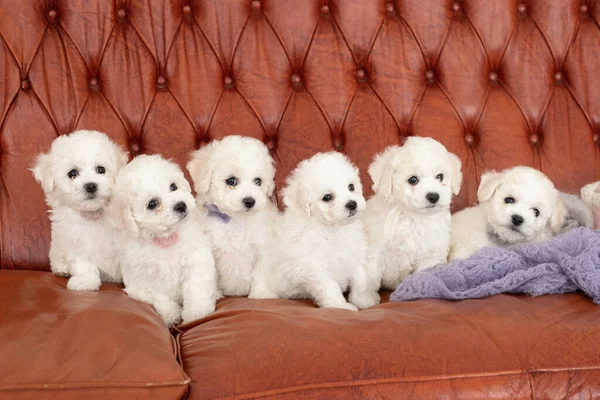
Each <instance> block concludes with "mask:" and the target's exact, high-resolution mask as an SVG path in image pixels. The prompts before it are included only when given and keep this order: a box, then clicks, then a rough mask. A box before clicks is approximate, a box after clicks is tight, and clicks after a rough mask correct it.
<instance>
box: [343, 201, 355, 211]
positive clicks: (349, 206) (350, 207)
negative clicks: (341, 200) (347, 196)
mask: <svg viewBox="0 0 600 400" xmlns="http://www.w3.org/2000/svg"><path fill="white" fill-rule="evenodd" d="M356 207H358V205H357V204H356V202H355V201H354V200H350V201H349V202H347V203H346V208H347V209H348V210H350V211H354V210H356Z"/></svg>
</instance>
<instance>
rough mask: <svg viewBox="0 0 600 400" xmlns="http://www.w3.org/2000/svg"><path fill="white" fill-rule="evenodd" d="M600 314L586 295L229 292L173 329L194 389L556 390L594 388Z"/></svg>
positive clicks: (404, 393)
mask: <svg viewBox="0 0 600 400" xmlns="http://www.w3.org/2000/svg"><path fill="white" fill-rule="evenodd" d="M384 297H386V298H387V297H388V294H386V295H385V296H384ZM598 321H600V307H598V306H597V305H595V304H593V303H592V302H591V301H590V300H589V299H588V298H587V297H585V296H583V295H582V294H567V295H560V296H543V297H538V298H531V297H527V296H512V295H500V296H494V297H490V298H486V299H481V300H466V301H458V302H449V301H440V300H425V301H415V302H408V303H387V302H384V303H383V304H380V305H378V306H376V307H374V308H372V309H369V310H364V311H359V312H352V311H346V310H337V309H317V308H315V306H314V305H313V304H312V303H310V302H308V301H288V300H249V299H246V298H228V299H225V300H222V301H221V302H220V303H219V305H218V308H217V311H216V313H214V314H213V315H211V316H208V317H207V318H205V319H203V320H200V321H197V322H196V323H193V324H191V325H188V326H182V327H181V330H182V331H183V333H182V334H180V335H179V338H178V340H179V342H180V347H181V355H182V365H183V367H184V368H185V371H186V373H187V374H188V375H189V376H190V378H191V379H192V382H191V390H190V397H189V398H190V399H216V398H229V397H231V396H241V398H256V397H261V398H262V397H267V398H277V399H295V398H303V399H306V398H308V399H320V398H344V399H365V398H440V396H441V395H442V394H445V395H446V396H447V397H448V398H465V397H468V398H488V397H489V398H492V397H494V398H514V399H519V398H523V399H531V398H547V397H548V396H550V397H556V398H562V397H570V396H577V395H578V394H579V395H585V396H590V394H591V393H595V394H596V395H597V394H598V393H600V370H599V369H598V368H599V367H600V347H598V337H600V324H599V323H598ZM585 396H584V397H585Z"/></svg>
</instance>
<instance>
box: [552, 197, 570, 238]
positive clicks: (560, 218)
mask: <svg viewBox="0 0 600 400" xmlns="http://www.w3.org/2000/svg"><path fill="white" fill-rule="evenodd" d="M566 217H567V208H566V207H565V205H564V203H563V201H562V200H561V198H560V196H559V195H558V193H557V194H556V202H555V204H554V212H553V213H552V215H551V216H550V229H552V232H554V233H557V232H558V231H560V229H561V228H562V227H563V226H564V224H565V219H566Z"/></svg>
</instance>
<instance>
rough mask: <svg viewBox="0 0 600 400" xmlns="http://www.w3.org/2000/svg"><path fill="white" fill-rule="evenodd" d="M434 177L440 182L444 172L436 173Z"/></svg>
mask: <svg viewBox="0 0 600 400" xmlns="http://www.w3.org/2000/svg"><path fill="white" fill-rule="evenodd" d="M435 179H437V180H438V181H440V182H443V181H444V174H437V176H436V177H435Z"/></svg>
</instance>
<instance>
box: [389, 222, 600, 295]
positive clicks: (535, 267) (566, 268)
mask: <svg viewBox="0 0 600 400" xmlns="http://www.w3.org/2000/svg"><path fill="white" fill-rule="evenodd" d="M577 290H581V291H583V292H584V293H585V294H587V295H588V296H590V297H591V298H592V299H593V301H594V302H595V303H596V304H600V231H593V230H591V229H587V228H576V229H573V230H571V231H569V232H567V233H564V234H562V235H559V236H556V237H555V238H553V239H551V240H547V241H545V242H540V243H532V244H523V245H518V246H514V247H510V248H497V247H487V248H484V249H481V250H479V251H478V252H477V253H475V254H474V255H473V256H471V257H470V258H468V259H466V260H455V261H453V262H451V263H449V264H447V265H438V266H437V267H434V268H431V269H428V270H425V271H421V272H418V273H415V274H413V275H410V276H408V278H406V279H405V280H404V281H403V282H402V283H400V285H398V287H397V288H396V290H395V291H394V293H392V295H391V297H390V300H392V301H408V300H417V299H447V300H460V299H474V298H481V297H486V296H492V295H495V294H499V293H526V294H530V295H532V296H539V295H542V294H553V293H566V292H574V291H577Z"/></svg>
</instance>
